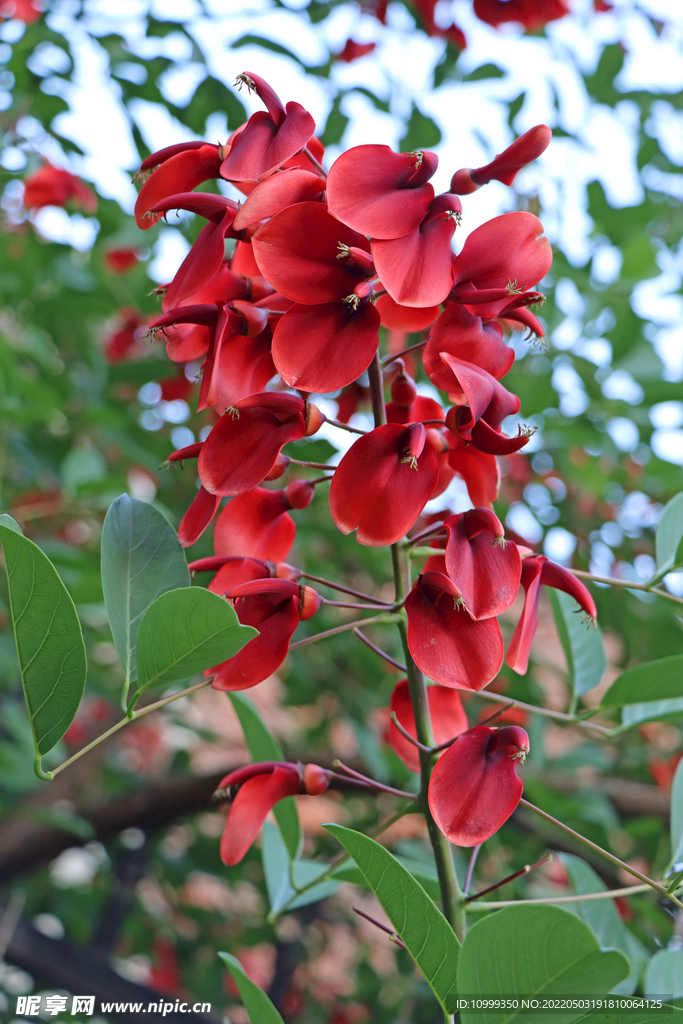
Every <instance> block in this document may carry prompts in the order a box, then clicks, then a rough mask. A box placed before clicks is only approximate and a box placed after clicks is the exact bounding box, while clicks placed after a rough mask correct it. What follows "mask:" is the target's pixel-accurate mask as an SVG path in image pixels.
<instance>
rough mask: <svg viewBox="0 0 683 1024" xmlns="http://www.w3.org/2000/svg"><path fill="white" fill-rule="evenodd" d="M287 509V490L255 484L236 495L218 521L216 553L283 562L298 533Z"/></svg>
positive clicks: (215, 540) (215, 542)
mask: <svg viewBox="0 0 683 1024" xmlns="http://www.w3.org/2000/svg"><path fill="white" fill-rule="evenodd" d="M287 508H288V505H287V502H286V501H285V496H284V491H269V490H266V488H265V487H254V489H253V490H251V491H247V492H246V494H240V495H239V496H238V497H237V498H233V499H232V501H230V502H229V503H228V504H227V505H226V507H225V508H224V509H223V511H222V512H221V514H220V516H219V517H218V520H217V521H216V527H215V530H214V535H213V543H214V551H215V552H216V554H217V555H248V556H250V557H252V558H260V559H264V560H266V561H270V562H283V561H284V560H285V559H286V558H287V555H288V554H289V552H290V550H291V547H292V544H293V543H294V538H295V536H296V526H295V525H294V520H293V519H292V517H291V516H289V515H287Z"/></svg>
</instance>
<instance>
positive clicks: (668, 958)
mask: <svg viewBox="0 0 683 1024" xmlns="http://www.w3.org/2000/svg"><path fill="white" fill-rule="evenodd" d="M644 990H645V995H646V996H673V998H674V999H683V949H660V950H659V952H658V953H655V955H654V956H653V957H652V959H651V960H650V962H649V964H648V965H647V970H646V971H645V985H644ZM667 1019H668V1020H669V1021H670V1018H667Z"/></svg>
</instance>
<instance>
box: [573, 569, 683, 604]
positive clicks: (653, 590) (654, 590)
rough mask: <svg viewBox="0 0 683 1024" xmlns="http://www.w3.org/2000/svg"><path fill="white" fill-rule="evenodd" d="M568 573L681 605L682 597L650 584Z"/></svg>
mask: <svg viewBox="0 0 683 1024" xmlns="http://www.w3.org/2000/svg"><path fill="white" fill-rule="evenodd" d="M570 572H572V573H573V574H574V576H580V577H581V578H582V579H585V580H592V581H593V583H606V584H608V585H609V586H610V587H624V588H625V589H626V590H644V591H645V592H646V593H647V594H657V596H658V597H666V598H667V599H668V600H669V601H676V603H677V604H683V597H678V596H677V595H676V594H670V593H669V591H668V590H662V589H661V588H660V587H653V586H652V585H651V584H650V583H634V582H633V580H619V579H616V578H614V577H613V576H596V575H595V574H594V573H592V572H586V571H585V570H584V569H570Z"/></svg>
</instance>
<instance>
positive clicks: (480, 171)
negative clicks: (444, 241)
mask: <svg viewBox="0 0 683 1024" xmlns="http://www.w3.org/2000/svg"><path fill="white" fill-rule="evenodd" d="M508 3H509V0H508ZM552 137H553V133H552V131H551V129H550V128H548V126H547V125H545V124H537V125H536V127H535V128H530V129H529V131H528V132H524V135H520V137H519V138H518V139H515V141H514V142H513V143H512V145H511V146H508V148H507V149H505V150H503V152H502V153H499V154H498V156H496V157H495V158H494V159H493V160H492V161H491V163H490V164H486V166H485V167H476V168H474V169H472V168H471V167H461V169H460V170H459V171H456V172H455V174H454V175H453V177H452V178H451V192H455V194H456V195H458V196H466V195H469V194H470V193H471V192H476V190H477V189H478V188H481V186H482V185H487V184H488V182H489V181H502V182H503V184H504V185H511V184H512V182H513V181H514V180H515V178H516V176H517V174H518V172H519V171H521V169H522V167H525V166H526V165H527V164H530V163H531V161H532V160H536V159H537V158H538V157H539V156H540V155H541V153H544V152H545V150H546V149H547V148H548V145H549V143H550V140H551V139H552Z"/></svg>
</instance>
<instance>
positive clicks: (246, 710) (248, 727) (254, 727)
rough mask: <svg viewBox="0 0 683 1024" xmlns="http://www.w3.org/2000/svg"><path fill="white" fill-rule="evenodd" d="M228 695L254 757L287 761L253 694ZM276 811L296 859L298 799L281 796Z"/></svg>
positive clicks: (279, 824) (291, 855)
mask: <svg viewBox="0 0 683 1024" xmlns="http://www.w3.org/2000/svg"><path fill="white" fill-rule="evenodd" d="M228 697H229V698H230V700H231V701H232V706H233V707H234V709H235V711H236V713H237V717H238V718H239V720H240V725H241V726H242V732H243V733H244V740H245V742H246V744H247V746H248V747H249V753H250V754H251V756H252V757H253V758H254V760H255V761H283V760H284V755H283V753H282V750H281V748H280V744H279V743H278V741H277V740H276V739H275V737H274V736H273V734H272V733H271V731H270V729H269V728H268V726H267V725H266V723H265V722H264V721H263V719H262V718H261V715H260V714H259V712H258V710H257V708H255V707H254V705H253V704H252V702H251V701H250V700H249V698H248V697H245V695H244V694H243V693H229V694H228ZM273 813H274V814H275V820H276V821H277V823H278V826H279V828H280V831H281V832H282V838H283V839H284V841H285V845H286V847H287V851H288V853H289V856H290V858H291V860H296V858H297V857H298V856H299V851H300V848H301V838H302V837H301V826H300V825H299V812H298V811H297V807H296V799H295V798H294V797H293V796H288V797H285V799H284V800H279V801H278V802H277V803H276V804H275V807H274V808H273Z"/></svg>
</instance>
